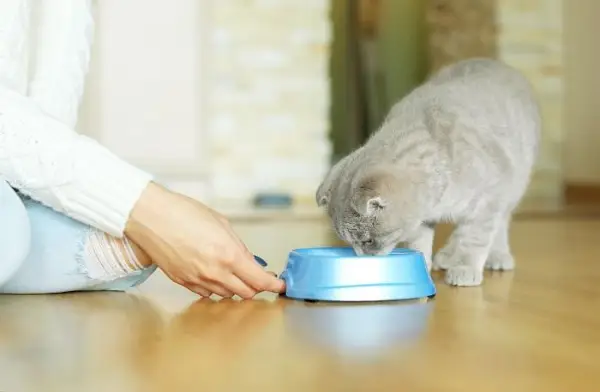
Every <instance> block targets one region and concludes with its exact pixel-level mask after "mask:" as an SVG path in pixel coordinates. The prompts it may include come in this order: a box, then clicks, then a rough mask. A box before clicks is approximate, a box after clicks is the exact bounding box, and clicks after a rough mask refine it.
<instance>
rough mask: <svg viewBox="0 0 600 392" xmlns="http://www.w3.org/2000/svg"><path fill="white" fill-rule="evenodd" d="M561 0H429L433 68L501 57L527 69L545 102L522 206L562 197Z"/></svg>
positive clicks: (550, 205)
mask: <svg viewBox="0 0 600 392" xmlns="http://www.w3.org/2000/svg"><path fill="white" fill-rule="evenodd" d="M562 15H563V10H562V0H475V1H473V0H430V1H429V3H428V19H427V20H428V25H429V27H430V31H431V34H430V40H429V51H430V58H431V68H432V70H435V69H438V68H439V67H441V66H443V65H446V64H448V63H451V62H454V61H457V60H460V59H464V58H468V57H473V56H485V57H496V58H499V59H500V60H503V61H504V62H506V63H508V64H509V65H512V66H513V67H515V68H517V69H518V70H520V71H521V72H523V73H524V74H525V75H526V76H527V77H528V78H529V80H530V81H531V83H532V85H533V88H534V89H535V91H536V94H537V97H538V99H539V102H540V106H541V110H542V117H543V122H544V124H543V135H542V145H541V152H540V157H539V160H538V163H537V166H536V169H535V172H534V175H533V179H532V183H531V186H530V188H529V190H528V193H527V195H526V197H525V200H524V203H523V209H527V210H531V209H554V208H556V207H558V206H559V205H560V203H561V201H562V177H563V176H562V166H563V165H562V157H561V155H562V153H561V148H562V145H563V111H564V108H563V106H564V104H563V95H564V91H563V90H564V88H563V85H564V70H563V61H562V56H563V43H562V36H563V26H562Z"/></svg>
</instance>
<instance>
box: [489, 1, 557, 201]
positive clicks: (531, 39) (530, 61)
mask: <svg viewBox="0 0 600 392" xmlns="http://www.w3.org/2000/svg"><path fill="white" fill-rule="evenodd" d="M497 15H498V56H499V58H501V59H502V60H504V61H505V62H507V63H508V64H510V65H512V66H514V67H515V68H517V69H519V70H520V71H521V72H523V73H524V74H525V75H526V76H527V77H528V78H529V80H530V81H531V83H532V84H533V87H534V89H535V90H536V93H537V97H538V99H539V103H540V106H541V110H542V120H543V133H542V145H541V150H540V157H539V159H538V163H537V167H536V171H535V173H534V176H533V179H532V183H531V186H530V188H529V191H528V194H527V200H526V202H527V203H526V205H527V207H528V208H534V206H538V207H542V208H555V207H558V206H559V205H560V203H561V202H562V192H563V190H562V178H563V173H562V171H563V170H562V167H563V159H562V151H561V150H562V145H563V141H564V137H563V133H564V130H563V122H564V121H563V115H564V102H563V96H564V77H565V73H564V67H563V23H562V20H563V4H562V0H497Z"/></svg>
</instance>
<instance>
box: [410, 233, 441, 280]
mask: <svg viewBox="0 0 600 392" xmlns="http://www.w3.org/2000/svg"><path fill="white" fill-rule="evenodd" d="M434 233H435V227H434V226H433V225H430V224H426V223H424V224H422V225H421V226H420V227H419V230H418V232H417V233H416V236H415V238H414V239H413V240H412V241H409V242H408V243H407V244H406V246H407V247H408V248H410V249H414V250H418V251H419V252H421V253H422V254H423V257H425V262H426V263H427V270H428V271H431V265H432V263H431V254H432V251H433V236H434Z"/></svg>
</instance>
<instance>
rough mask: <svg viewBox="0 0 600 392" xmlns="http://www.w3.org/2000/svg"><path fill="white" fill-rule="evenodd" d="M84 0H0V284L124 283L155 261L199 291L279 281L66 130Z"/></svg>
mask: <svg viewBox="0 0 600 392" xmlns="http://www.w3.org/2000/svg"><path fill="white" fill-rule="evenodd" d="M93 26H94V21H93V16H92V3H91V0H66V1H63V2H61V5H60V6H57V5H56V4H54V3H53V2H46V1H43V2H36V1H34V0H3V1H2V2H1V3H0V292H3V293H45V292H65V291H74V290H76V291H78V290H125V289H127V288H129V287H132V286H135V285H137V284H139V283H140V282H142V281H144V280H145V279H146V278H147V277H148V276H149V275H150V274H151V273H152V272H153V271H154V270H155V269H156V268H160V269H161V270H162V271H163V272H164V273H165V274H166V275H167V276H168V277H169V278H170V279H172V280H173V281H174V282H176V283H178V284H180V285H183V286H185V287H187V288H188V289H190V290H192V291H194V292H196V293H198V294H199V295H201V296H209V295H211V294H217V295H219V296H222V297H231V296H233V295H238V296H240V297H242V298H251V297H253V296H254V295H255V294H256V293H258V292H260V291H271V292H276V293H281V292H282V291H283V290H284V288H285V284H284V282H283V281H282V280H280V279H278V278H277V277H275V276H273V275H272V274H271V273H269V272H268V271H266V270H264V269H263V268H262V267H261V266H260V265H259V264H257V263H256V262H255V260H254V258H253V255H252V253H251V252H250V251H249V250H248V249H247V247H246V246H245V244H244V243H243V242H242V240H241V239H240V238H239V237H238V236H237V234H236V233H235V232H234V230H233V229H232V227H231V225H230V223H229V222H228V220H227V219H226V218H225V217H224V216H222V215H221V214H219V213H218V212H216V211H214V210H212V209H211V208H209V207H208V206H206V205H205V204H203V203H201V202H199V201H196V200H193V199H191V198H189V197H186V196H184V195H181V194H178V193H176V192H173V191H171V190H169V189H166V188H165V187H163V186H161V185H159V184H158V183H156V182H155V181H154V180H153V178H152V176H151V175H150V174H149V173H146V172H144V171H142V170H140V169H138V168H136V167H134V166H132V165H130V164H129V163H127V162H125V161H123V160H122V159H120V158H119V157H118V156H116V155H115V154H113V153H111V152H110V151H108V150H107V149H106V148H105V147H103V146H102V145H101V144H99V143H98V142H96V141H94V140H93V139H91V138H89V137H86V136H84V135H81V134H78V133H76V132H75V131H74V129H75V125H76V123H77V112H78V108H79V103H80V100H81V97H82V94H83V90H84V80H85V75H86V72H87V67H88V61H89V58H90V47H91V43H92V36H93V33H92V32H93Z"/></svg>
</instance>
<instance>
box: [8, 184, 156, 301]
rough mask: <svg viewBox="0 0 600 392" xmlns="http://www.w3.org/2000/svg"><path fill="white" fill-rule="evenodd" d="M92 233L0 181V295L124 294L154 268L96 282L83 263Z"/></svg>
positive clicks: (84, 262)
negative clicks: (104, 292) (94, 292)
mask: <svg viewBox="0 0 600 392" xmlns="http://www.w3.org/2000/svg"><path fill="white" fill-rule="evenodd" d="M94 230H95V229H93V228H91V227H89V226H87V225H84V224H82V223H80V222H78V221H75V220H73V219H71V218H69V217H67V216H65V215H62V214H60V213H58V212H56V211H54V210H52V209H50V208H48V207H46V206H44V205H42V204H40V203H38V202H36V201H33V200H31V199H30V198H28V197H26V196H23V195H21V194H19V193H17V192H15V191H14V190H13V189H12V188H11V187H10V186H9V185H8V184H7V183H6V182H5V181H4V180H2V179H1V178H0V293H5V294H41V293H63V292H69V291H92V290H94V291H95V290H111V291H124V290H127V289H129V288H132V287H134V286H136V285H138V284H140V283H142V282H143V281H145V280H146V279H147V278H148V277H149V276H150V275H151V274H152V273H153V272H154V271H155V269H156V267H155V266H153V267H149V268H146V269H141V270H138V271H134V272H130V273H127V274H124V275H123V274H122V275H120V276H115V277H114V278H113V279H111V278H110V277H108V278H107V277H104V278H98V277H97V276H92V275H93V274H91V273H90V272H89V269H88V267H89V265H86V261H85V260H86V258H85V254H84V252H85V249H84V244H85V243H86V241H87V239H88V237H89V236H90V233H93V231H94Z"/></svg>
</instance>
